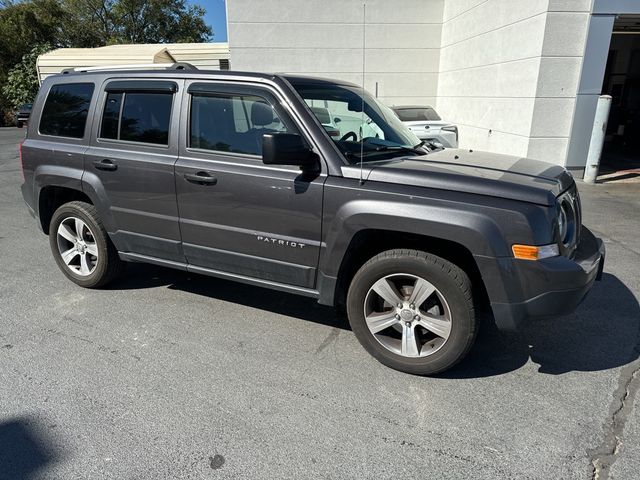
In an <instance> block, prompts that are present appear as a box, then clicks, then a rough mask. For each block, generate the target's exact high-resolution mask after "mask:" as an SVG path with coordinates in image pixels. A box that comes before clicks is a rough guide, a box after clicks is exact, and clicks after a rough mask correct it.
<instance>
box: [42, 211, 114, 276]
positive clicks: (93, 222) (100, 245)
mask: <svg viewBox="0 0 640 480" xmlns="http://www.w3.org/2000/svg"><path fill="white" fill-rule="evenodd" d="M69 217H77V218H79V219H81V220H82V221H83V222H84V223H85V224H86V225H87V227H88V228H89V230H90V232H91V234H92V236H93V239H94V241H95V244H96V247H97V251H98V256H97V261H96V262H95V269H94V270H93V272H91V274H89V275H86V276H83V275H79V274H76V273H74V272H73V271H72V270H71V269H70V268H69V267H68V266H67V265H66V264H65V262H64V260H63V259H62V255H61V254H60V250H59V248H58V227H59V226H60V223H61V222H63V221H64V220H65V219H66V218H69ZM49 244H50V246H51V252H52V253H53V258H54V259H55V261H56V263H57V264H58V267H59V268H60V270H62V273H64V274H65V275H66V276H67V278H69V279H70V280H71V281H72V282H74V283H75V284H77V285H80V286H81V287H85V288H98V287H102V286H105V285H107V284H108V283H109V282H111V281H112V280H113V279H115V278H116V277H117V276H118V275H119V274H120V272H121V271H122V269H123V267H124V262H123V261H122V260H120V257H119V256H118V252H117V250H116V248H115V246H114V245H113V243H112V242H111V239H110V238H109V236H108V235H107V231H106V230H105V228H104V226H103V225H102V222H101V221H100V217H99V216H98V212H97V210H96V208H95V207H94V206H93V205H91V204H89V203H86V202H80V201H74V202H69V203H65V204H64V205H62V206H61V207H59V208H58V209H57V210H56V211H55V212H54V214H53V217H52V218H51V224H50V226H49Z"/></svg>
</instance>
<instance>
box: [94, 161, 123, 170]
mask: <svg viewBox="0 0 640 480" xmlns="http://www.w3.org/2000/svg"><path fill="white" fill-rule="evenodd" d="M93 166H94V167H96V168H97V169H98V170H108V171H113V170H117V169H118V165H116V164H115V163H113V160H109V159H108V158H105V159H103V160H96V161H95V162H93Z"/></svg>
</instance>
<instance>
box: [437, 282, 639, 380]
mask: <svg viewBox="0 0 640 480" xmlns="http://www.w3.org/2000/svg"><path fill="white" fill-rule="evenodd" d="M639 356H640V306H639V305H638V301H637V300H636V298H635V296H634V294H633V293H632V292H631V291H630V290H629V289H628V288H627V287H626V285H625V284H624V283H622V282H621V281H620V280H619V279H618V278H617V277H616V276H614V275H610V274H607V273H605V274H604V275H603V277H602V281H601V282H598V283H596V284H595V285H594V287H593V289H592V290H591V292H589V294H588V295H587V298H586V299H585V300H584V301H583V302H582V304H581V305H580V306H579V307H578V310H577V311H576V312H575V313H573V314H571V315H565V316H563V317H556V318H549V319H544V320H533V321H531V323H530V324H529V325H528V326H527V327H526V328H525V329H523V331H522V332H519V333H514V334H506V333H501V332H498V331H497V330H496V329H495V327H487V328H485V329H484V330H483V331H481V334H480V336H479V338H478V341H477V342H476V345H475V346H474V348H473V349H472V351H471V353H470V355H469V356H468V357H467V359H466V360H465V361H464V362H463V363H462V364H460V365H459V366H457V367H455V368H454V369H452V370H450V371H448V372H445V373H444V374H443V375H442V377H445V378H476V377H486V376H492V375H500V374H502V373H506V372H510V371H513V370H516V369H518V368H519V367H521V366H522V365H524V364H525V363H526V362H527V361H528V359H529V358H531V360H532V361H533V362H534V363H537V364H538V365H539V367H538V371H539V372H540V373H546V374H551V375H559V374H562V373H566V372H571V371H582V372H591V371H598V370H607V369H610V368H616V367H620V366H623V365H626V364H627V363H629V362H631V361H633V360H635V359H636V358H638V357H639Z"/></svg>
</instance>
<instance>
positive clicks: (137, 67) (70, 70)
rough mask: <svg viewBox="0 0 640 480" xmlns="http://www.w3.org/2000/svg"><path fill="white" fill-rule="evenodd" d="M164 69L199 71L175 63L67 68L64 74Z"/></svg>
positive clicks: (187, 65) (185, 64)
mask: <svg viewBox="0 0 640 480" xmlns="http://www.w3.org/2000/svg"><path fill="white" fill-rule="evenodd" d="M147 68H148V69H155V68H157V69H164V70H198V68H197V67H195V66H194V65H191V64H190V63H186V62H175V63H138V64H130V65H100V66H98V67H75V68H65V69H64V70H63V71H62V73H63V74H68V73H73V72H101V71H108V70H140V69H147Z"/></svg>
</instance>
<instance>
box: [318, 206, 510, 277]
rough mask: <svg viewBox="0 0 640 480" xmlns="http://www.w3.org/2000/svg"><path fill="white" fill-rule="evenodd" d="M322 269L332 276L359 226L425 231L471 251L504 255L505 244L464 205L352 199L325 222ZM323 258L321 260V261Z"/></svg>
mask: <svg viewBox="0 0 640 480" xmlns="http://www.w3.org/2000/svg"><path fill="white" fill-rule="evenodd" d="M328 227H329V228H328V231H327V234H326V237H325V238H326V248H325V249H324V252H325V253H324V258H323V259H322V258H321V262H322V264H323V268H322V270H323V272H324V273H325V274H326V275H328V276H332V277H335V276H337V275H338V270H339V268H340V264H341V261H342V258H343V257H344V254H345V253H346V250H347V248H348V247H349V244H350V242H351V239H352V238H353V237H354V236H355V235H356V234H357V233H358V232H359V231H361V230H369V229H373V230H386V231H396V232H398V235H402V234H403V233H411V234H416V235H426V236H430V237H435V238H439V239H442V240H448V241H451V242H455V243H458V244H460V245H462V246H464V247H465V248H466V249H467V250H469V251H470V252H471V253H472V254H474V255H483V256H490V257H496V256H504V255H507V254H508V251H509V249H508V245H507V244H506V242H505V239H504V237H503V235H502V234H501V232H500V229H499V228H498V225H497V224H496V222H495V221H494V220H493V219H492V218H491V217H489V216H487V215H483V214H481V213H479V212H474V211H470V210H468V209H463V208H459V209H452V208H451V207H450V206H447V207H445V206H437V205H431V206H429V207H428V208H424V207H420V206H417V205H416V204H415V203H406V202H402V201H388V200H385V201H383V200H364V199H362V200H354V201H351V202H348V203H346V204H344V205H343V206H342V207H340V208H339V209H338V211H337V212H336V214H335V216H334V218H333V221H332V222H331V224H330V225H329V226H328ZM323 260H324V261H323Z"/></svg>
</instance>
